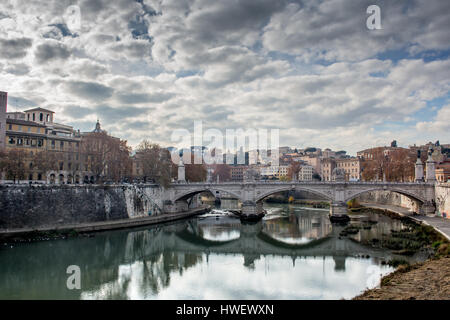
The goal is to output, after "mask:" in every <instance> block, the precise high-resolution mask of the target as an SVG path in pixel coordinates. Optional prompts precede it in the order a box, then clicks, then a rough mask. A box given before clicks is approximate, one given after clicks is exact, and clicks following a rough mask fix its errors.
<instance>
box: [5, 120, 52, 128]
mask: <svg viewBox="0 0 450 320" xmlns="http://www.w3.org/2000/svg"><path fill="white" fill-rule="evenodd" d="M6 123H11V124H20V125H25V126H35V127H43V128H45V127H46V125H43V124H40V123H37V122H34V121H26V120H19V119H10V118H6Z"/></svg>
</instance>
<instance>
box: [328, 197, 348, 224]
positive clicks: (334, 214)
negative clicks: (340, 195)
mask: <svg viewBox="0 0 450 320" xmlns="http://www.w3.org/2000/svg"><path fill="white" fill-rule="evenodd" d="M330 220H331V222H335V221H336V222H338V221H348V220H350V218H349V216H348V215H347V204H346V203H345V202H344V201H336V202H334V201H333V202H331V203H330Z"/></svg>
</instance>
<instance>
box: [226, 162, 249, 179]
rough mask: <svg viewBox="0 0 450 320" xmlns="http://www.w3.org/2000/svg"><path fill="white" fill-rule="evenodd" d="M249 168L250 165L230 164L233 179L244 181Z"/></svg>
mask: <svg viewBox="0 0 450 320" xmlns="http://www.w3.org/2000/svg"><path fill="white" fill-rule="evenodd" d="M248 168H249V167H248V166H239V165H237V166H230V176H231V181H244V174H245V171H247V170H248Z"/></svg>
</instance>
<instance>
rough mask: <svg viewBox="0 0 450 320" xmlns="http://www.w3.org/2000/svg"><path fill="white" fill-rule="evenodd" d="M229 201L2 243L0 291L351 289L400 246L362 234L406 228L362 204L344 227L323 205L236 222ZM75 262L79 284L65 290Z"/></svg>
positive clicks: (277, 208)
mask: <svg viewBox="0 0 450 320" xmlns="http://www.w3.org/2000/svg"><path fill="white" fill-rule="evenodd" d="M233 206H235V204H233V203H232V202H229V203H226V201H224V202H223V203H222V208H221V209H217V210H214V211H213V212H211V213H209V214H205V215H202V216H199V217H195V218H192V219H189V220H183V221H179V222H174V223H171V224H167V225H161V226H153V227H145V228H140V229H129V230H119V231H109V232H103V233H97V234H95V235H94V236H93V237H77V238H70V239H65V240H49V241H39V242H33V243H27V244H14V245H11V244H1V247H0V299H341V298H345V299H349V298H352V297H354V296H355V295H357V294H359V293H361V292H362V291H364V290H365V289H366V288H367V287H374V286H375V285H377V283H378V282H379V279H380V276H381V275H385V274H387V273H389V272H391V271H393V268H392V267H390V266H388V265H386V264H384V261H389V260H390V259H393V258H396V257H397V256H395V255H393V254H392V252H390V251H389V250H387V249H375V248H373V247H371V246H370V245H367V244H366V243H368V241H369V240H370V239H375V238H377V239H380V238H382V237H389V234H390V232H391V230H400V229H402V228H404V226H403V225H402V223H401V222H400V221H398V220H393V219H390V218H388V217H386V216H382V215H377V214H375V213H370V214H364V215H361V216H359V217H355V219H354V221H352V224H365V226H366V228H363V229H361V230H360V231H359V232H358V233H357V234H355V235H352V236H350V237H340V236H339V233H340V231H342V229H343V228H344V227H343V226H337V225H332V224H331V223H330V221H329V218H328V210H323V209H322V210H320V209H311V208H304V207H302V206H301V205H286V204H265V208H266V209H267V211H268V214H267V215H266V217H265V218H264V219H263V220H262V221H261V222H259V223H257V224H253V225H241V223H240V221H239V219H237V218H234V217H231V216H230V215H229V213H227V211H226V210H224V208H223V207H226V208H232V207H233ZM402 259H405V257H402ZM409 259H419V258H418V257H411V258H409ZM73 265H75V266H78V267H79V268H80V285H81V289H73V290H69V289H68V288H67V281H68V278H69V277H70V274H68V273H67V268H68V267H69V266H73ZM72 280H73V278H70V279H69V282H71V281H72Z"/></svg>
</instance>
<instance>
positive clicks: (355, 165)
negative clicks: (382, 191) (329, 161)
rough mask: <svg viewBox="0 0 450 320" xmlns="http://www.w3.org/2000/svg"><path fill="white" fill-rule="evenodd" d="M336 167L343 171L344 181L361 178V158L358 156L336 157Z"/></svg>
mask: <svg viewBox="0 0 450 320" xmlns="http://www.w3.org/2000/svg"><path fill="white" fill-rule="evenodd" d="M336 167H337V168H341V169H343V170H344V171H345V180H346V181H359V180H361V160H360V159H359V158H355V157H352V158H345V159H336Z"/></svg>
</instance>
